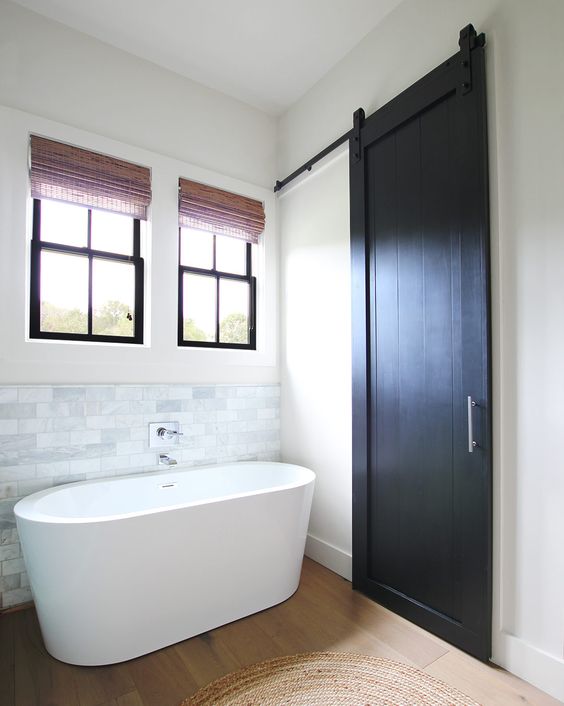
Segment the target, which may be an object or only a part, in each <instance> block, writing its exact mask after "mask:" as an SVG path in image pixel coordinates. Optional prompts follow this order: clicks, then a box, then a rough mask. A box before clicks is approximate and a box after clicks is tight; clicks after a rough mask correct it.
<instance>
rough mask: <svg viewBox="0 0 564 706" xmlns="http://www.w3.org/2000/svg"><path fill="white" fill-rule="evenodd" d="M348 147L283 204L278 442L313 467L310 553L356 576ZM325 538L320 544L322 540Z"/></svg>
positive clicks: (288, 454)
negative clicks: (353, 570) (352, 552)
mask: <svg viewBox="0 0 564 706" xmlns="http://www.w3.org/2000/svg"><path fill="white" fill-rule="evenodd" d="M348 188H349V187H348V151H347V150H342V149H341V150H340V152H339V154H338V155H337V156H335V155H334V158H333V160H332V161H331V163H330V164H328V165H327V166H325V167H324V168H322V169H321V170H319V169H318V170H316V172H315V173H314V174H313V175H312V176H311V177H309V178H308V179H306V180H305V181H302V182H300V183H298V184H297V185H296V186H294V187H289V188H288V189H286V190H285V191H284V192H283V194H282V196H281V198H280V203H279V214H280V223H281V226H280V227H281V231H282V232H283V233H284V243H283V250H282V258H281V275H280V277H281V283H282V287H281V289H282V301H283V314H282V319H281V326H282V332H283V334H282V340H283V345H282V350H281V383H282V390H283V392H282V402H281V404H282V408H281V409H282V416H283V419H284V424H283V425H282V448H283V454H284V458H285V459H286V460H287V461H292V460H294V461H296V462H297V461H298V460H299V463H301V464H303V465H305V466H307V467H308V468H311V469H312V470H314V471H315V473H317V476H318V477H317V482H316V487H315V494H314V496H315V499H314V502H313V506H312V513H311V520H310V527H309V538H308V545H307V554H308V555H309V556H311V557H312V558H313V559H315V560H316V561H320V562H321V563H322V564H325V565H328V566H330V567H331V568H333V569H334V570H335V571H338V572H339V573H340V574H342V575H343V576H345V577H347V578H349V579H350V578H351V558H350V547H351V503H352V492H351V471H350V467H351V353H350V347H351V345H350V341H351V326H350V304H351V293H350V277H349V269H348V262H349V215H348ZM319 540H321V541H319Z"/></svg>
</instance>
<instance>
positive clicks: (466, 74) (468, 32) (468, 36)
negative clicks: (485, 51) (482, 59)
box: [458, 25, 486, 96]
mask: <svg viewBox="0 0 564 706" xmlns="http://www.w3.org/2000/svg"><path fill="white" fill-rule="evenodd" d="M485 43H486V35H485V34H483V33H482V34H477V33H476V30H475V29H474V26H473V25H466V27H464V28H463V29H461V30H460V38H459V39H458V46H459V47H460V91H461V93H462V95H463V96H464V95H465V94H466V93H470V91H471V90H472V49H474V48H475V47H483V46H484V45H485Z"/></svg>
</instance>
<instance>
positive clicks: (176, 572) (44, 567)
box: [15, 462, 315, 665]
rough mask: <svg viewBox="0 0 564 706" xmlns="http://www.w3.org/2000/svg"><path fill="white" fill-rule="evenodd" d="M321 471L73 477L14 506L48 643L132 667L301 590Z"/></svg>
mask: <svg viewBox="0 0 564 706" xmlns="http://www.w3.org/2000/svg"><path fill="white" fill-rule="evenodd" d="M314 481H315V475H314V474H313V472H312V471H310V470H308V469H307V468H302V467H301V466H294V465H290V464H285V463H260V462H248V463H247V462H240V463H233V464H224V465H218V466H208V467H201V468H196V469H189V470H188V469H187V470H181V469H180V470H174V471H173V472H171V471H165V472H160V473H151V474H140V475H137V476H128V477H126V478H111V479H107V480H99V481H98V480H96V481H86V482H81V483H72V484H69V485H63V486H59V487H56V488H50V489H49V490H44V491H41V492H39V493H34V494H33V495H29V496H28V497H26V498H24V499H23V500H20V502H18V503H17V505H16V507H15V514H16V521H17V526H18V532H19V534H20V538H21V543H22V549H23V555H24V559H25V563H26V567H27V570H28V573H29V580H30V585H31V589H32V592H33V597H34V600H35V605H36V608H37V613H38V616H39V622H40V625H41V631H42V633H43V638H44V640H45V645H46V647H47V650H48V651H49V652H50V653H51V654H52V655H53V657H56V658H57V659H60V660H62V661H63V662H68V663H70V664H79V665H102V664H112V663H115V662H122V661H124V660H128V659H131V658H133V657H138V656H139V655H143V654H146V653H147V652H152V651H153V650H158V649H159V648H161V647H165V646H166V645H171V644H173V643H175V642H179V641H181V640H185V639H186V638H189V637H192V636H194V635H198V634H200V633H202V632H206V631H207V630H211V629H212V628H215V627H218V626H220V625H224V624H225V623H229V622H231V621H233V620H237V619H238V618H242V617H244V616H246V615H250V614H251V613H255V612H257V611H259V610H264V609H265V608H268V607H270V606H273V605H275V604H276V603H280V602H281V601H284V600H286V599H287V598H289V597H290V596H291V595H292V594H293V593H294V592H295V591H296V589H297V587H298V583H299V579H300V571H301V565H302V559H303V552H304V546H305V540H306V533H307V526H308V521H309V512H310V507H311V499H312V495H313V485H314Z"/></svg>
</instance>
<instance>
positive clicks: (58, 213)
mask: <svg viewBox="0 0 564 706" xmlns="http://www.w3.org/2000/svg"><path fill="white" fill-rule="evenodd" d="M40 235H41V240H45V241H47V242H49V243H62V244H63V245H74V246H75V247H79V248H85V247H86V246H87V244H88V209H87V208H83V207H81V206H74V205H72V204H70V203H65V202H64V201H48V200H46V199H42V200H41V227H40Z"/></svg>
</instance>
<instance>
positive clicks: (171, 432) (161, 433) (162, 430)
mask: <svg viewBox="0 0 564 706" xmlns="http://www.w3.org/2000/svg"><path fill="white" fill-rule="evenodd" d="M157 436H158V437H160V438H161V439H174V437H175V436H184V434H183V433H182V432H181V431H178V430H177V429H167V428H166V427H159V428H158V429H157Z"/></svg>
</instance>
